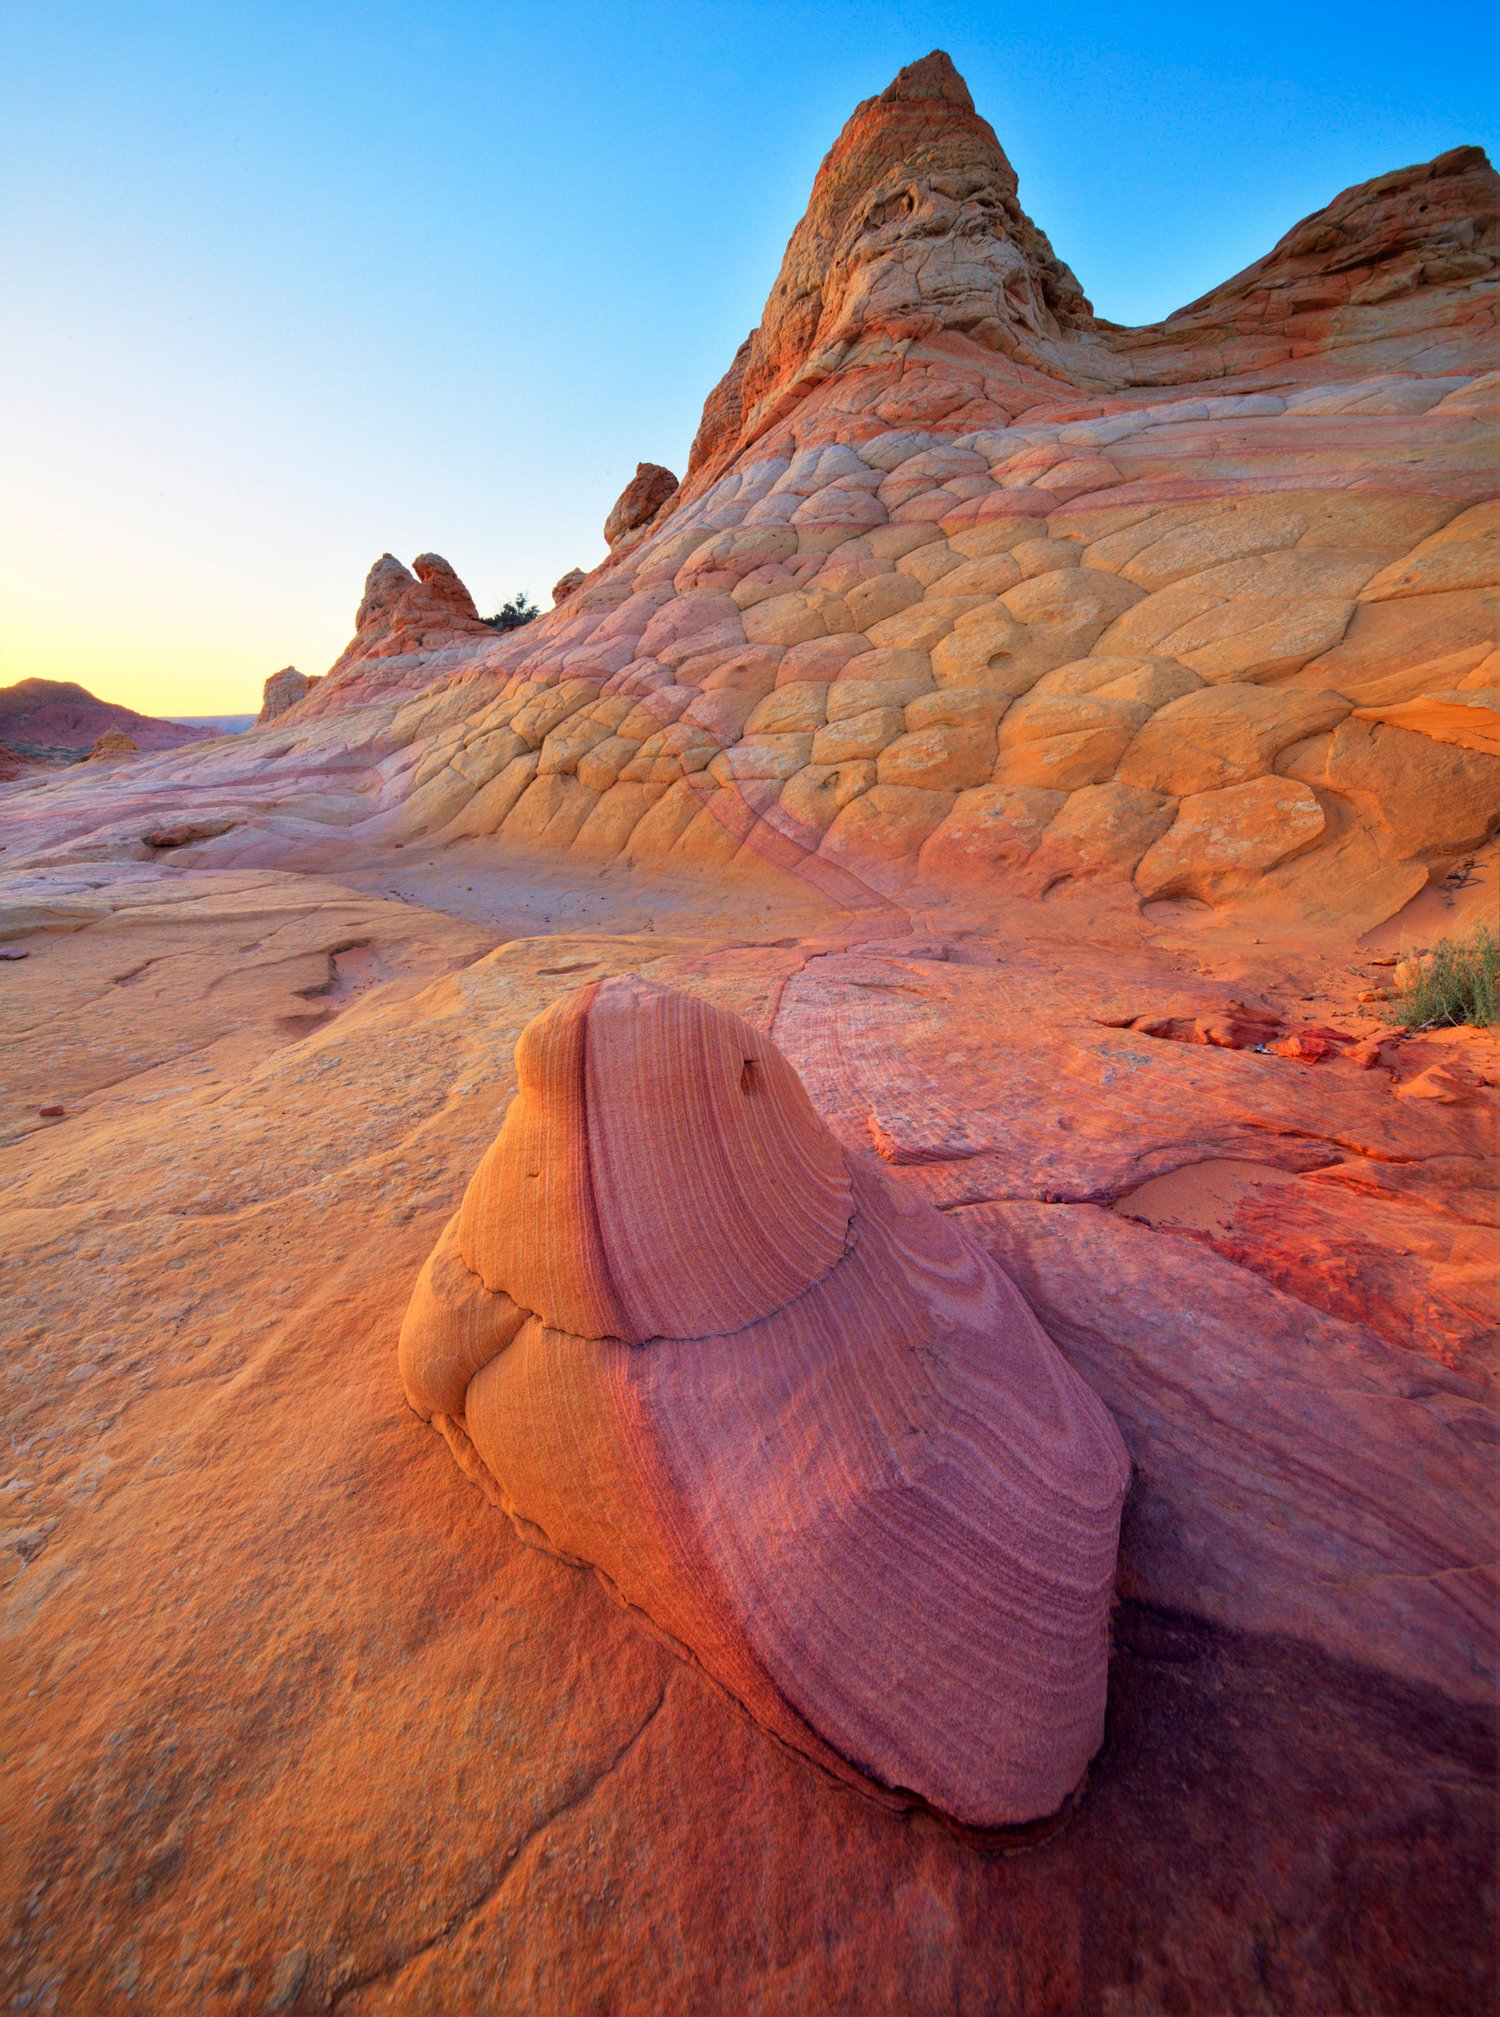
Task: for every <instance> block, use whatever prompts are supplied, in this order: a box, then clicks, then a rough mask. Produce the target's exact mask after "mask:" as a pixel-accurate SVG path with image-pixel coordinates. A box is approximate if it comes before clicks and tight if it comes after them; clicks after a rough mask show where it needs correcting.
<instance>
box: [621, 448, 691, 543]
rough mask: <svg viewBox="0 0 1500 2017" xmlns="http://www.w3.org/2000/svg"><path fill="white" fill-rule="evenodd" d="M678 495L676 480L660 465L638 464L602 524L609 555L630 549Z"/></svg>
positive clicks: (653, 463) (669, 471)
mask: <svg viewBox="0 0 1500 2017" xmlns="http://www.w3.org/2000/svg"><path fill="white" fill-rule="evenodd" d="M676 494H677V478H676V477H675V476H674V475H673V474H672V472H671V470H670V469H663V467H662V465H661V464H660V463H659V462H638V463H637V464H636V470H635V475H634V476H632V477H631V479H630V481H629V483H627V484H626V486H625V488H624V489H623V490H622V491H621V492H620V494H619V496H618V497H617V498H616V499H615V503H614V509H613V510H612V511H611V512H610V514H609V516H608V518H606V519H605V521H604V538H605V543H606V544H607V546H608V547H609V550H610V552H611V553H619V552H621V551H623V550H624V549H625V548H627V547H629V546H633V545H634V544H635V543H636V541H637V540H638V539H639V538H640V537H641V535H642V534H643V533H644V532H645V531H646V529H647V528H648V527H649V526H650V525H651V523H652V522H653V520H655V519H657V518H659V517H660V516H661V514H662V512H663V511H664V510H665V509H666V507H667V505H668V504H669V503H670V502H671V500H672V498H673V497H674V496H675V495H676Z"/></svg>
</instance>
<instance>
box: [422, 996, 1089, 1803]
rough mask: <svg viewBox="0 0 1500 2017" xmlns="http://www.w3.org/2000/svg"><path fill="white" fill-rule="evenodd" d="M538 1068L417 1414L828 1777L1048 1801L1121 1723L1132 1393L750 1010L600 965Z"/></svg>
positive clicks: (487, 1200)
mask: <svg viewBox="0 0 1500 2017" xmlns="http://www.w3.org/2000/svg"><path fill="white" fill-rule="evenodd" d="M516 1069H517V1074H518V1080H519V1085H518V1090H517V1094H516V1098H515V1100H514V1101H513V1103H512V1105H511V1108H510V1111H509V1113H508V1115H507V1117H506V1123H505V1126H504V1128H503V1129H502V1130H501V1132H500V1136H499V1138H498V1140H497V1141H496V1142H495V1145H494V1147H493V1148H492V1149H491V1150H490V1152H489V1154H488V1155H487V1156H486V1157H485V1158H484V1160H483V1161H482V1162H481V1163H480V1165H479V1168H478V1170H477V1171H476V1172H475V1175H474V1179H473V1181H472V1183H471V1184H470V1185H469V1188H468V1191H467V1193H466V1194H465V1198H464V1203H463V1206H462V1208H461V1210H460V1211H459V1213H458V1214H457V1215H456V1216H455V1217H454V1218H453V1219H452V1220H451V1221H450V1223H449V1225H448V1227H447V1229H446V1231H445V1232H444V1234H443V1237H442V1239H441V1240H440V1241H439V1243H438V1245H437V1247H436V1249H435V1250H434V1253H433V1255H432V1257H431V1259H430V1260H429V1261H428V1264H427V1266H426V1268H425V1269H424V1270H423V1273H422V1277H421V1280H420V1282H419V1284H418V1287H417V1291H416V1294H415V1295H414V1297H413V1299H412V1304H411V1308H410V1310H409V1312H408V1314H407V1318H406V1323H405V1326H404V1328H403V1331H402V1337H401V1364H402V1374H403V1378H404V1380H405V1384H406V1390H407V1395H408V1398H409V1399H410V1400H411V1403H412V1406H413V1407H414V1408H415V1409H416V1410H417V1412H418V1413H419V1414H422V1415H424V1416H426V1417H428V1418H429V1419H431V1420H432V1421H434V1422H435V1423H436V1425H437V1426H438V1427H439V1428H441V1430H442V1432H443V1433H444V1435H445V1436H447V1438H448V1439H449V1441H450V1442H452V1443H453V1444H454V1446H455V1449H456V1451H457V1453H458V1454H459V1458H460V1461H461V1462H462V1463H463V1464H464V1467H465V1469H467V1470H468V1471H469V1472H470V1473H471V1475H477V1476H479V1477H481V1478H483V1480H484V1481H485V1483H486V1486H487V1488H488V1490H489V1491H490V1492H491V1494H492V1496H493V1497H495V1498H496V1499H497V1500H498V1502H499V1503H500V1504H501V1505H503V1506H504V1507H505V1508H506V1509H507V1510H508V1511H510V1512H512V1513H513V1514H514V1515H515V1516H516V1518H517V1520H518V1522H519V1523H520V1524H521V1526H522V1530H523V1532H525V1533H527V1534H534V1535H539V1536H540V1537H541V1538H542V1539H543V1540H544V1541H545V1542H546V1543H547V1544H549V1545H551V1546H553V1547H555V1548H556V1549H557V1550H558V1551H559V1552H561V1553H562V1554H563V1555H564V1556H566V1557H568V1558H569V1559H574V1560H583V1561H587V1562H589V1563H591V1564H592V1565H593V1566H594V1567H595V1568H596V1569H598V1570H599V1572H600V1574H601V1575H602V1576H603V1578H604V1579H605V1582H606V1585H607V1587H609V1588H611V1589H612V1590H614V1591H615V1592H617V1593H618V1594H619V1596H620V1597H621V1599H622V1600H623V1601H624V1603H625V1604H626V1605H627V1606H628V1607H629V1608H630V1609H632V1610H635V1611H638V1612H641V1613H643V1614H644V1615H645V1616H647V1617H648V1618H650V1619H651V1621H652V1623H653V1624H654V1625H655V1626H656V1627H657V1629H658V1630H659V1631H661V1632H662V1633H663V1634H664V1635H665V1637H666V1638H667V1639H668V1642H669V1643H675V1644H678V1645H681V1646H684V1647H686V1649H687V1650H688V1652H689V1654H690V1655H691V1656H692V1658H693V1659H694V1660H695V1661H696V1662H697V1663H698V1664H699V1665H700V1666H702V1668H703V1669H704V1670H705V1671H706V1672H707V1673H708V1674H710V1675H711V1676H712V1677H713V1678H714V1679H715V1680H716V1681H718V1682H719V1683H720V1685H721V1686H723V1687H724V1688H726V1689H727V1690H728V1692H729V1693H730V1695H731V1696H733V1698H734V1699H735V1700H736V1701H737V1702H739V1703H741V1704H742V1705H743V1706H744V1707H745V1708H746V1709H747V1710H748V1711H749V1712H750V1714H751V1715H752V1716H753V1717H754V1719H755V1720H756V1721H757V1722H758V1723H760V1724H761V1725H762V1726H763V1727H764V1728H766V1729H767V1730H769V1731H771V1732H772V1733H773V1734H774V1735H776V1736H778V1737H780V1738H781V1739H782V1740H783V1741H784V1742H786V1743H788V1744H790V1745H791V1746H792V1747H793V1748H794V1749H795V1750H798V1751H801V1752H803V1753H804V1754H805V1755H806V1756H808V1757H810V1758H812V1759H813V1761H814V1762H815V1763H817V1764H819V1765H821V1766H822V1767H823V1768H824V1769H825V1770H826V1771H828V1772H829V1773H831V1774H832V1775H833V1776H835V1777H837V1778H840V1779H846V1780H849V1781H852V1782H853V1783H854V1784H855V1785H856V1786H858V1787H860V1788H861V1789H862V1790H865V1791H871V1792H877V1793H879V1794H880V1795H881V1796H882V1797H884V1798H886V1799H890V1800H893V1801H896V1802H897V1803H899V1804H906V1803H910V1802H911V1801H912V1799H913V1798H915V1799H916V1800H918V1801H921V1802H924V1803H926V1804H927V1805H929V1806H932V1807H934V1808H937V1809H938V1810H940V1811H941V1812H943V1813H945V1814H948V1815H950V1816H952V1817H953V1818H954V1819H955V1820H958V1821H960V1822H963V1823H964V1824H966V1825H967V1826H969V1827H972V1828H980V1829H993V1828H1002V1827H1011V1826H1014V1825H1015V1824H1017V1823H1021V1822H1029V1821H1036V1820H1040V1819H1042V1818H1043V1817H1045V1816H1047V1815H1049V1814H1051V1813H1052V1812H1053V1811H1054V1810H1055V1809H1056V1808H1058V1807H1059V1806H1061V1805H1062V1803H1063V1802H1064V1801H1065V1800H1066V1799H1067V1798H1068V1796H1069V1795H1070V1794H1071V1793H1072V1792H1073V1791H1074V1790H1075V1788H1076V1787H1077V1786H1078V1783H1079V1781H1080V1780H1081V1779H1082V1777H1083V1774H1084V1771H1085V1769H1086V1767H1087V1765H1088V1763H1089V1760H1090V1759H1091V1758H1092V1757H1093V1755H1094V1753H1095V1752H1096V1751H1097V1750H1098V1748H1099V1744H1100V1742H1101V1740H1102V1738H1103V1735H1104V1698H1105V1668H1106V1660H1107V1637H1108V1612H1109V1602H1110V1595H1111V1591H1112V1588H1113V1584H1114V1568H1115V1549H1116V1544H1117V1539H1118V1533H1119V1519H1120V1504H1121V1500H1122V1498H1123V1496H1124V1492H1125V1487H1126V1485H1127V1483H1128V1481H1129V1463H1128V1459H1127V1458H1126V1455H1125V1451H1124V1449H1123V1447H1122V1445H1121V1443H1120V1440H1119V1437H1118V1435H1117V1434H1116V1432H1115V1428H1114V1425H1113V1423H1112V1422H1111V1421H1110V1419H1109V1416H1108V1414H1107V1413H1106V1412H1105V1410H1104V1409H1103V1408H1102V1407H1101V1406H1100V1405H1099V1403H1098V1401H1097V1400H1096V1398H1095V1397H1094V1395H1093V1394H1092V1393H1091V1392H1090V1391H1089V1390H1088V1388H1087V1387H1086V1386H1085V1385H1084V1383H1083V1382H1082V1381H1081V1380H1079V1379H1078V1377H1077V1376H1076V1374H1074V1373H1073V1372H1072V1371H1071V1369H1070V1368H1069V1367H1068V1365H1067V1364H1066V1362H1065V1361H1064V1360H1063V1359H1061V1358H1060V1357H1059V1356H1058V1354H1057V1353H1056V1352H1055V1351H1054V1349H1053V1347H1052V1345H1051V1344H1050V1343H1049V1341H1048V1339H1047V1337H1046V1335H1045V1334H1044V1333H1043V1331H1042V1330H1041V1329H1040V1327H1039V1326H1038V1325H1037V1323H1036V1321H1035V1319H1034V1318H1033V1317H1032V1315H1031V1313H1030V1311H1029V1310H1028V1309H1027V1308H1026V1306H1025V1304H1024V1303H1023V1302H1022V1300H1021V1298H1020V1297H1019V1296H1018V1295H1017V1293H1016V1291H1015V1289H1014V1288H1013V1287H1012V1285H1011V1283H1010V1282H1009V1281H1008V1280H1007V1279H1006V1278H1005V1276H1004V1275H1003V1274H1002V1273H1001V1271H1000V1270H999V1269H998V1268H997V1267H996V1266H995V1265H994V1264H993V1262H990V1261H989V1260H988V1259H987V1258H986V1256H985V1254H984V1250H983V1249H982V1248H981V1247H978V1246H976V1245H974V1244H972V1243H971V1242H970V1241H969V1240H968V1238H967V1237H966V1236H965V1234H963V1233H962V1232H960V1231H959V1230H958V1228H957V1227H956V1226H955V1225H954V1224H953V1223H951V1222H948V1221H945V1220H944V1219H943V1218H942V1217H941V1215H940V1214H939V1213H937V1212H935V1211H934V1210H933V1209H932V1208H931V1207H930V1206H927V1205H925V1204H923V1203H922V1202H921V1201H920V1200H917V1199H914V1198H911V1197H902V1196H901V1195H900V1193H899V1191H898V1190H897V1189H896V1188H895V1187H894V1186H892V1185H891V1184H890V1183H889V1182H888V1180H887V1179H886V1178H885V1176H884V1174H883V1173H882V1172H881V1170H880V1166H879V1164H878V1162H876V1161H875V1159H874V1158H873V1157H862V1158H850V1157H848V1156H847V1155H846V1154H845V1153H844V1152H843V1151H842V1150H841V1149H840V1147H839V1145H838V1143H837V1142H836V1141H835V1139H834V1137H833V1136H832V1135H831V1134H830V1133H829V1132H828V1130H827V1129H826V1128H825V1127H824V1126H823V1124H822V1123H821V1122H820V1121H819V1120H818V1118H817V1116H816V1115H815V1114H814V1113H813V1111H812V1108H811V1107H810V1106H809V1104H808V1102H807V1097H806V1095H805V1094H804V1092H803V1091H802V1088H801V1086H800V1085H799V1084H798V1082H797V1079H796V1076H795V1074H794V1073H793V1072H792V1071H791V1069H790V1068H789V1066H788V1065H787V1063H786V1061H785V1059H784V1058H783V1057H782V1056H781V1054H780V1052H779V1051H778V1050H777V1049H776V1047H775V1045H774V1044H772V1043H770V1042H768V1041H767V1040H766V1038H765V1037H764V1036H763V1035H762V1034H761V1033H759V1032H757V1031H756V1030H754V1029H752V1028H751V1026H750V1025H749V1024H748V1023H745V1022H744V1021H742V1020H741V1018H739V1017H738V1016H734V1015H731V1014H728V1013H726V1012H725V1011H724V1010H722V1009H717V1008H714V1007H712V1006H710V1005H709V1004H707V1003H705V1002H704V1001H702V1000H701V999H699V998H696V997H692V996H687V995H683V994H679V993H677V992H675V991H673V990H670V989H664V988H661V987H652V986H649V985H647V984H645V983H643V982H640V981H635V980H630V981H622V980H609V981H605V982H604V983H602V984H596V985H593V986H589V987H585V988H583V989H581V990H580V991H579V992H578V993H577V994H574V995H571V996H569V997H567V998H565V999H564V1000H563V1001H562V1002H560V1003H558V1004H557V1006H556V1007H555V1008H553V1009H551V1010H549V1011H548V1012H547V1013H546V1014H545V1015H544V1016H541V1017H538V1018H537V1020H536V1021H535V1022H533V1023H531V1024H529V1025H528V1026H527V1028H526V1030H525V1031H524V1032H523V1033H522V1037H521V1041H520V1043H519V1045H518V1046H517V1050H516ZM939 1340H940V1343H939V1342H938V1341H939Z"/></svg>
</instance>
